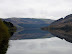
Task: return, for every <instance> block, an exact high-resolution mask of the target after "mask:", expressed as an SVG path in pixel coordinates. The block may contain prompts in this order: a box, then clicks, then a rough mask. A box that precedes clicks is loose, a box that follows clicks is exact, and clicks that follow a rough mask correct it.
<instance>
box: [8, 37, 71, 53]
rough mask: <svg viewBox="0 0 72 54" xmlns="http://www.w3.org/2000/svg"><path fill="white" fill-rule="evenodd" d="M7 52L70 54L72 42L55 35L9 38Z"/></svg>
mask: <svg viewBox="0 0 72 54" xmlns="http://www.w3.org/2000/svg"><path fill="white" fill-rule="evenodd" d="M9 44H10V47H9V49H8V51H7V54H72V43H69V42H66V41H65V40H61V39H59V38H57V37H53V38H46V39H29V40H10V43H9Z"/></svg>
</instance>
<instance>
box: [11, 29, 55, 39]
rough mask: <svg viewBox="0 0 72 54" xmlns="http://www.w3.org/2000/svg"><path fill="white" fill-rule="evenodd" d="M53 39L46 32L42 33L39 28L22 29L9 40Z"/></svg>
mask: <svg viewBox="0 0 72 54" xmlns="http://www.w3.org/2000/svg"><path fill="white" fill-rule="evenodd" d="M51 37H54V36H53V35H51V34H50V33H49V32H48V31H43V30H41V29H40V28H33V29H24V30H23V29H22V30H18V31H17V32H16V33H15V34H14V35H13V36H12V37H11V40H18V39H19V40H21V39H38V38H51Z"/></svg>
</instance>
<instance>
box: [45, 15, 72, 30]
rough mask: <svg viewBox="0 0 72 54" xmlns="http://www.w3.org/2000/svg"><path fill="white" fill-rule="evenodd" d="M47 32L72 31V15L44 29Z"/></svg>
mask: <svg viewBox="0 0 72 54" xmlns="http://www.w3.org/2000/svg"><path fill="white" fill-rule="evenodd" d="M44 29H45V30H49V29H52V30H59V29H61V30H64V31H72V14H70V15H67V16H66V17H64V18H60V19H58V20H56V21H54V22H52V23H51V24H50V26H48V27H44Z"/></svg>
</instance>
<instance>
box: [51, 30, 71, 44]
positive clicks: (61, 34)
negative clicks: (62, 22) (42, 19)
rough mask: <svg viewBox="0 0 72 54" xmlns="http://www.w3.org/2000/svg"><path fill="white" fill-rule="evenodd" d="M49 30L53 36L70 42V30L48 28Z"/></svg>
mask: <svg viewBox="0 0 72 54" xmlns="http://www.w3.org/2000/svg"><path fill="white" fill-rule="evenodd" d="M50 32H51V34H53V35H54V36H56V37H58V38H60V39H65V40H66V41H68V42H70V43H72V31H68V32H66V31H64V30H50Z"/></svg>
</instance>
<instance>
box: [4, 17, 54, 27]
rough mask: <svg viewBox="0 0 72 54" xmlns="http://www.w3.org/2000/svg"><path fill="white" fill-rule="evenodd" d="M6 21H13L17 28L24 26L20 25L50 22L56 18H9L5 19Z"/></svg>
mask: <svg viewBox="0 0 72 54" xmlns="http://www.w3.org/2000/svg"><path fill="white" fill-rule="evenodd" d="M3 20H5V21H8V22H11V23H13V24H14V25H15V26H16V27H17V28H23V27H22V26H20V25H23V24H24V25H27V24H28V25H30V24H31V25H36V24H50V23H52V22H53V21H54V20H50V19H34V18H8V19H3Z"/></svg>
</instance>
